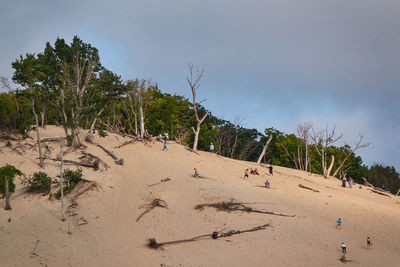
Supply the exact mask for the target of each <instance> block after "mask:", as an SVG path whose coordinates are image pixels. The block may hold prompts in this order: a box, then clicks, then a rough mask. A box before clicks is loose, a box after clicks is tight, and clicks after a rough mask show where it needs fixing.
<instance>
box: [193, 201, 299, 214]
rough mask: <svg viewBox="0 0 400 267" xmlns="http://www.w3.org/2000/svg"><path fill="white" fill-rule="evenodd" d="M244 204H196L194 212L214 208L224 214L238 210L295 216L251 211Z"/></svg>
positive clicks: (251, 209)
mask: <svg viewBox="0 0 400 267" xmlns="http://www.w3.org/2000/svg"><path fill="white" fill-rule="evenodd" d="M244 204H245V203H242V202H234V201H230V202H225V201H222V202H218V203H204V204H198V205H196V206H195V207H194V208H195V209H196V210H203V209H204V208H205V207H211V208H215V209H217V210H219V211H225V212H231V211H235V210H239V211H244V212H255V213H263V214H270V215H277V216H283V217H295V216H296V215H288V214H283V213H278V212H273V211H266V210H258V209H253V208H250V207H247V206H245V205H244Z"/></svg>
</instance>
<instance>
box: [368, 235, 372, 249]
mask: <svg viewBox="0 0 400 267" xmlns="http://www.w3.org/2000/svg"><path fill="white" fill-rule="evenodd" d="M371 245H372V242H371V239H370V238H369V236H368V237H367V249H371Z"/></svg>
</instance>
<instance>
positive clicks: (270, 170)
mask: <svg viewBox="0 0 400 267" xmlns="http://www.w3.org/2000/svg"><path fill="white" fill-rule="evenodd" d="M268 169H269V174H270V175H274V173H273V169H272V165H269V167H268Z"/></svg>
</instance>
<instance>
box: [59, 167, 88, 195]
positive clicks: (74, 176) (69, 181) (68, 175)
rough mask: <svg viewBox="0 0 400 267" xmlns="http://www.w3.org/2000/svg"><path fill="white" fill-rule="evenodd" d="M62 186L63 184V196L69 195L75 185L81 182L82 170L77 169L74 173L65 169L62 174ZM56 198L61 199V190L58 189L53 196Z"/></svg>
mask: <svg viewBox="0 0 400 267" xmlns="http://www.w3.org/2000/svg"><path fill="white" fill-rule="evenodd" d="M63 178H64V184H63V192H64V195H66V194H68V193H70V192H71V191H72V190H73V189H74V188H75V186H76V184H77V183H78V182H79V181H81V180H82V169H81V168H79V169H78V170H76V171H73V170H69V169H66V170H64V172H63ZM54 196H55V197H56V198H60V197H61V190H60V189H58V190H57V192H56V194H55V195H54Z"/></svg>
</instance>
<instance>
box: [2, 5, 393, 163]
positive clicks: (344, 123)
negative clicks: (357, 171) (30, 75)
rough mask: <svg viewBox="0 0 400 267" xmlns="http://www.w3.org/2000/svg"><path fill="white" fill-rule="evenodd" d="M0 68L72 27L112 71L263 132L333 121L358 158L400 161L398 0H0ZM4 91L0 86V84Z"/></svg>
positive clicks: (68, 36)
mask: <svg viewBox="0 0 400 267" xmlns="http://www.w3.org/2000/svg"><path fill="white" fill-rule="evenodd" d="M0 35H1V41H0V76H4V77H7V78H9V79H11V77H12V73H13V70H12V68H11V62H13V61H14V60H15V59H16V58H17V57H19V55H20V54H25V53H39V52H41V51H43V49H44V46H45V43H46V42H47V41H49V42H50V43H54V42H55V40H56V38H57V37H60V38H64V39H65V40H66V41H67V42H70V41H71V40H72V37H73V36H74V35H77V36H79V37H80V38H81V39H82V40H83V41H84V42H86V43H90V44H92V45H93V46H95V47H96V48H98V49H99V52H100V57H101V62H102V65H103V66H105V67H106V68H108V69H110V70H112V71H113V72H115V73H117V74H119V75H121V76H122V78H123V79H135V78H144V79H151V80H152V81H153V82H155V83H157V84H158V86H159V88H160V89H161V90H162V91H163V92H167V93H171V94H179V95H184V96H186V97H187V98H190V97H191V92H190V89H189V87H188V85H187V82H186V76H187V75H188V64H189V63H191V64H193V65H194V66H197V67H198V68H199V69H200V70H201V69H203V70H204V76H203V79H202V80H201V86H200V88H199V90H198V93H197V95H198V99H207V101H205V102H203V104H204V106H205V107H206V108H208V109H210V110H211V111H212V114H213V115H215V116H217V117H219V118H222V119H226V120H230V121H238V120H240V121H242V125H243V126H244V127H247V128H256V129H258V130H259V131H263V130H264V129H265V128H269V127H275V128H277V129H278V130H280V131H284V132H286V133H295V131H296V127H297V125H299V124H302V123H304V122H311V123H313V125H314V128H315V129H316V130H317V131H318V130H322V129H325V127H329V128H332V127H333V126H335V125H336V132H337V133H338V134H340V133H343V138H342V139H341V141H340V142H339V143H337V145H343V144H348V145H350V146H353V145H354V144H355V142H356V141H357V140H358V137H359V133H360V132H361V133H363V134H364V136H365V137H364V140H365V142H369V143H371V144H370V146H369V147H367V148H362V149H360V150H359V151H357V152H356V154H357V155H360V156H361V157H362V158H363V160H364V163H365V164H367V165H372V164H375V163H380V164H384V165H392V166H395V167H396V169H397V170H399V169H400V152H399V151H400V137H399V136H400V135H399V134H400V88H399V86H400V75H399V74H400V1H398V0H375V1H371V0H350V1H349V0H330V1H328V0H275V1H269V0H263V1H256V0H247V1H243V0H217V1H216V0H193V1H189V0H181V1H177V0H143V1H136V0H113V1H105V0H103V1H99V0H79V1H78V0H69V1H59V0H35V1H31V0H24V1H23V0H12V1H11V0H0ZM0 90H3V91H4V89H0Z"/></svg>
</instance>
